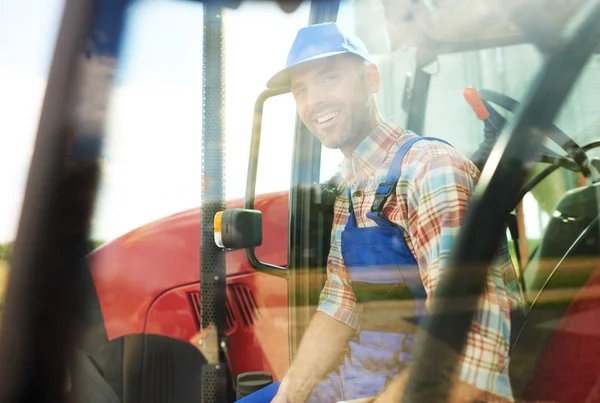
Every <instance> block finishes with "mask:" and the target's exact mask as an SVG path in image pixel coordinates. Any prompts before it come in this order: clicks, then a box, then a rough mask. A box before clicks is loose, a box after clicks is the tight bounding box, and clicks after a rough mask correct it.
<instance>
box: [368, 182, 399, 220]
mask: <svg viewBox="0 0 600 403" xmlns="http://www.w3.org/2000/svg"><path fill="white" fill-rule="evenodd" d="M395 189H396V182H383V183H380V184H379V186H378V187H377V191H376V192H375V199H374V200H373V205H372V206H371V212H372V213H375V212H376V213H377V215H378V216H381V214H382V212H383V206H384V205H385V203H386V202H387V200H388V198H389V197H390V196H391V195H392V193H394V190H395Z"/></svg>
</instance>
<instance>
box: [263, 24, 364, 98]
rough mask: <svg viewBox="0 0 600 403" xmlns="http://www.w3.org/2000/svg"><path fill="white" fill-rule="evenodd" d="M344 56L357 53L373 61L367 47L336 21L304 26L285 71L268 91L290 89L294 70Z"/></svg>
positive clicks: (272, 80)
mask: <svg viewBox="0 0 600 403" xmlns="http://www.w3.org/2000/svg"><path fill="white" fill-rule="evenodd" d="M341 54H353V55H356V56H358V57H361V58H363V59H364V60H366V61H370V58H371V55H370V54H369V51H368V50H367V47H366V46H365V44H364V43H363V42H362V41H361V40H360V39H358V38H357V37H355V36H351V35H347V34H344V33H342V31H341V30H340V28H339V26H338V25H337V24H336V23H335V22H325V23H322V24H313V25H309V26H307V27H304V28H302V29H300V31H298V34H297V35H296V39H295V40H294V44H293V45H292V48H291V49H290V53H289V54H288V57H287V62H286V64H285V68H284V69H283V70H281V71H279V72H278V73H277V74H275V75H274V76H273V77H272V78H271V79H270V80H269V81H268V82H267V88H274V87H289V86H290V75H289V72H290V70H291V69H292V68H294V67H296V66H298V65H300V64H303V63H306V62H310V61H312V60H318V59H323V58H326V57H331V56H336V55H341Z"/></svg>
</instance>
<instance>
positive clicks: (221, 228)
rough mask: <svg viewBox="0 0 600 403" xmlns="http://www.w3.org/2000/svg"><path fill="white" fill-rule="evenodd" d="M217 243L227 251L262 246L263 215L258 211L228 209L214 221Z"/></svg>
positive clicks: (220, 213) (216, 216)
mask: <svg viewBox="0 0 600 403" xmlns="http://www.w3.org/2000/svg"><path fill="white" fill-rule="evenodd" d="M214 233H215V243H216V244H217V246H219V247H220V248H225V249H245V248H254V247H257V246H260V245H261V244H262V213H261V212H260V211H258V210H249V209H228V210H224V211H220V212H218V213H217V214H216V215H215V219H214Z"/></svg>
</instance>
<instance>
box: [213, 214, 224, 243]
mask: <svg viewBox="0 0 600 403" xmlns="http://www.w3.org/2000/svg"><path fill="white" fill-rule="evenodd" d="M222 221H223V212H222V211H219V212H218V213H217V214H215V219H214V227H215V229H214V238H215V244H216V245H217V246H218V247H219V248H223V247H224V245H223V236H222V235H221V222H222Z"/></svg>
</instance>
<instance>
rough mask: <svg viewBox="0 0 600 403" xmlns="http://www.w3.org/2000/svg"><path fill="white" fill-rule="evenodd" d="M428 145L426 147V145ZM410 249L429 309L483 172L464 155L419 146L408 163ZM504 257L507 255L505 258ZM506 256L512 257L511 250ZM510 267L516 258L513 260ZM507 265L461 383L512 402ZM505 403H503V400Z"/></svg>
mask: <svg viewBox="0 0 600 403" xmlns="http://www.w3.org/2000/svg"><path fill="white" fill-rule="evenodd" d="M422 143H425V142H422ZM403 166H404V167H406V168H405V169H406V170H405V171H404V173H403V180H402V184H400V183H399V186H406V187H408V189H405V191H406V190H407V191H406V193H405V194H407V195H408V196H407V204H406V205H407V219H408V228H409V234H410V243H411V244H412V249H413V252H414V253H415V256H416V258H417V261H418V264H419V270H420V272H421V276H422V278H423V283H424V286H425V289H426V291H427V301H426V303H427V307H428V308H430V306H431V301H432V298H433V297H434V296H435V290H436V287H437V285H438V283H439V280H440V276H441V275H442V274H443V273H444V271H445V270H446V269H447V268H448V265H449V258H450V253H451V250H452V248H453V246H454V245H455V240H456V237H457V235H458V231H459V226H460V224H461V221H462V218H463V216H464V213H465V212H466V209H467V206H468V203H469V200H470V195H471V192H472V190H473V189H474V187H475V183H476V181H477V175H478V171H476V169H475V168H474V167H473V165H472V164H471V163H470V162H469V161H467V160H465V159H464V158H463V157H462V156H460V154H458V152H456V151H455V150H454V149H452V148H450V147H449V146H446V145H444V144H441V143H437V144H432V143H429V144H427V145H426V144H422V145H421V144H419V145H418V146H414V147H413V148H412V149H411V150H410V151H409V152H408V153H407V155H406V158H405V160H404V164H403ZM500 253H501V252H500ZM504 253H505V255H506V256H508V253H507V252H506V250H505V252H504ZM508 260H509V261H510V258H508ZM502 264H509V265H510V263H509V262H508V263H507V261H506V259H504V261H502V262H501V264H496V265H494V267H493V268H492V270H491V273H490V275H489V276H488V279H487V284H486V289H485V293H484V294H483V296H482V298H481V299H480V302H479V307H478V310H477V312H476V317H475V320H474V323H473V326H472V329H471V331H470V332H469V334H468V336H467V343H466V348H465V350H464V354H463V356H462V358H461V361H460V364H459V368H460V379H461V380H462V381H464V382H466V383H469V384H471V385H473V386H475V387H477V388H478V389H480V390H483V391H487V392H489V393H491V394H492V395H494V396H496V397H501V398H505V397H506V398H507V399H508V400H512V398H511V396H512V393H511V391H510V386H509V382H508V377H507V374H506V371H505V364H506V362H507V360H508V348H509V335H510V316H509V312H510V301H509V297H508V294H507V289H506V282H505V279H504V278H503V273H502V270H503V268H504V269H507V268H508V267H503V266H502ZM500 401H502V400H500Z"/></svg>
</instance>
